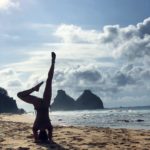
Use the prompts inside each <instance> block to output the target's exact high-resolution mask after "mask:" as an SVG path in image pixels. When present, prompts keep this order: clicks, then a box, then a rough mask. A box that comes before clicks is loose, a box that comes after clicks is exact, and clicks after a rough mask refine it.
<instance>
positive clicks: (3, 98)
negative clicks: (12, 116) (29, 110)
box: [0, 87, 25, 113]
mask: <svg viewBox="0 0 150 150" xmlns="http://www.w3.org/2000/svg"><path fill="white" fill-rule="evenodd" d="M24 112H25V111H24V110H23V109H18V107H17V104H16V101H15V100H14V99H13V98H12V97H9V96H8V93H7V91H6V90H5V89H4V88H1V87H0V113H24Z"/></svg>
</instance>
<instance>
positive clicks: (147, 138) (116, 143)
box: [0, 114, 150, 150]
mask: <svg viewBox="0 0 150 150" xmlns="http://www.w3.org/2000/svg"><path fill="white" fill-rule="evenodd" d="M32 122H33V120H31V119H29V118H28V116H27V115H11V114H9V115H8V114H7V115H6V114H3V115H0V150H51V149H52V150H61V149H62V150H63V149H68V150H150V130H133V129H111V128H96V127H74V126H55V127H54V132H53V140H54V143H52V144H48V143H47V144H36V143H34V139H33V134H32V130H31V129H32Z"/></svg>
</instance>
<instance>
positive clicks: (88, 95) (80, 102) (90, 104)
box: [76, 90, 104, 109]
mask: <svg viewBox="0 0 150 150" xmlns="http://www.w3.org/2000/svg"><path fill="white" fill-rule="evenodd" d="M76 107H77V109H103V108H104V106H103V102H102V100H101V99H100V98H99V97H98V96H96V95H95V94H93V93H92V92H91V91H90V90H85V91H84V92H83V94H81V96H79V98H78V99H77V100H76Z"/></svg>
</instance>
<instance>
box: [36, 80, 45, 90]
mask: <svg viewBox="0 0 150 150" xmlns="http://www.w3.org/2000/svg"><path fill="white" fill-rule="evenodd" d="M43 83H44V82H43V81H42V82H40V83H39V84H37V85H36V86H35V87H34V90H35V91H37V92H38V91H39V89H40V87H41V85H42V84H43Z"/></svg>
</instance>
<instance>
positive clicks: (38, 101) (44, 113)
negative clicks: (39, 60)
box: [17, 52, 56, 142]
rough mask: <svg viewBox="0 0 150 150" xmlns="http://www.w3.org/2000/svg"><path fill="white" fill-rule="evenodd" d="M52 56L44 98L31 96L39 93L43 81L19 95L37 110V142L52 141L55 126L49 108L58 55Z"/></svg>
mask: <svg viewBox="0 0 150 150" xmlns="http://www.w3.org/2000/svg"><path fill="white" fill-rule="evenodd" d="M51 55H52V63H51V67H50V70H49V72H48V78H47V81H46V86H45V90H44V94H43V98H39V97H36V96H33V95H31V93H32V92H34V91H37V92H38V91H39V89H40V87H41V85H42V84H43V81H42V82H41V83H39V84H37V85H36V86H34V87H33V88H30V89H28V90H25V91H21V92H19V93H18V94H17V96H18V97H19V98H20V99H21V100H23V101H25V102H27V103H30V104H33V106H34V109H35V110H36V112H37V113H36V118H35V121H34V124H33V129H32V130H33V135H34V139H35V142H39V141H48V139H49V141H52V131H53V126H52V124H51V121H50V117H49V107H50V103H51V97H52V79H53V74H54V65H55V58H56V54H55V53H54V52H52V53H51Z"/></svg>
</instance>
